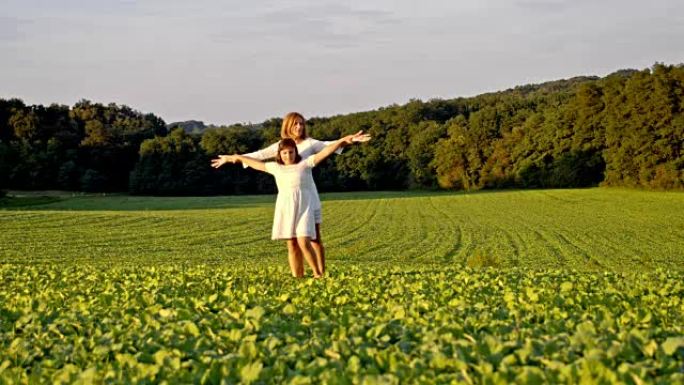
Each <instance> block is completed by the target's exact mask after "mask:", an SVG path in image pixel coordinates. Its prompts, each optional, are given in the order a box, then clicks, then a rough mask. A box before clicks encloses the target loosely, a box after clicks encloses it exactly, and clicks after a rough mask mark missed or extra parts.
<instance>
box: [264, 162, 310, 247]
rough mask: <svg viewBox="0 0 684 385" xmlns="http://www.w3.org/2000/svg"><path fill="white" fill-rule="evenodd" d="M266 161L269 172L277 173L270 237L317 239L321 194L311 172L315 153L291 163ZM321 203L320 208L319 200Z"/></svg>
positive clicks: (274, 174) (275, 174)
mask: <svg viewBox="0 0 684 385" xmlns="http://www.w3.org/2000/svg"><path fill="white" fill-rule="evenodd" d="M265 165H266V172H268V173H269V174H272V175H273V176H274V177H275V180H276V185H277V186H278V198H277V199H276V205H275V213H274V215H273V231H272V232H271V239H290V238H297V237H310V238H311V239H316V219H315V214H314V210H315V207H316V201H318V194H316V186H315V185H313V177H312V176H311V169H312V168H313V167H314V157H313V156H310V157H308V158H306V159H303V160H301V161H300V162H299V163H296V164H291V165H282V164H278V163H276V162H267V163H266V164H265ZM318 206H319V208H320V201H318Z"/></svg>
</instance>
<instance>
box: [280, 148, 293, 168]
mask: <svg viewBox="0 0 684 385" xmlns="http://www.w3.org/2000/svg"><path fill="white" fill-rule="evenodd" d="M280 159H281V160H282V161H283V164H294V163H295V159H297V149H296V148H294V147H284V148H282V149H281V150H280Z"/></svg>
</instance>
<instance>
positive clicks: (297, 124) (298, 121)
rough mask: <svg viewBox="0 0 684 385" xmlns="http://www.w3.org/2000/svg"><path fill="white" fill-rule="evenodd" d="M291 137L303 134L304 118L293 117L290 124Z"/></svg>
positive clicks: (295, 137) (296, 137)
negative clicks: (293, 119) (292, 121)
mask: <svg viewBox="0 0 684 385" xmlns="http://www.w3.org/2000/svg"><path fill="white" fill-rule="evenodd" d="M291 132H292V139H299V138H301V137H302V136H303V135H304V119H302V118H295V121H294V124H293V125H292V131H291Z"/></svg>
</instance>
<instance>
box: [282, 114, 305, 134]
mask: <svg viewBox="0 0 684 385" xmlns="http://www.w3.org/2000/svg"><path fill="white" fill-rule="evenodd" d="M297 119H301V120H302V122H306V119H304V116H302V114H300V113H299V112H290V113H288V114H287V115H285V117H284V118H283V125H282V126H281V127H280V137H281V138H283V139H286V138H292V136H293V133H292V128H293V127H294V125H295V122H296V121H297ZM303 128H304V130H303V131H302V138H306V137H307V135H306V126H304V127H303ZM293 139H294V138H293Z"/></svg>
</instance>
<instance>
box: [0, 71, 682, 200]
mask: <svg viewBox="0 0 684 385" xmlns="http://www.w3.org/2000/svg"><path fill="white" fill-rule="evenodd" d="M280 123H281V120H280V119H278V118H273V119H270V120H267V121H265V122H263V123H260V124H257V125H250V126H247V125H242V124H235V125H231V126H225V127H210V128H208V129H204V130H197V129H193V131H192V132H187V131H186V130H184V129H183V128H181V127H177V128H174V127H171V128H170V129H169V128H167V125H166V124H165V122H164V121H163V120H162V119H161V118H160V117H158V116H155V115H153V114H143V113H140V112H138V111H135V110H133V109H131V108H129V107H127V106H123V105H116V104H109V105H103V104H99V103H93V102H90V101H87V100H83V101H80V102H78V103H77V104H76V105H74V106H73V107H71V108H70V107H68V106H63V105H56V104H53V105H50V106H48V107H45V106H42V105H26V104H24V103H23V102H22V101H21V100H18V99H9V100H3V99H0V188H5V189H62V190H80V191H111V192H113V191H128V192H130V193H133V194H154V195H208V194H241V193H261V192H273V191H275V187H274V183H273V181H272V177H270V176H269V175H264V174H260V173H257V172H254V171H252V170H244V169H243V168H242V167H238V166H231V165H228V166H224V167H223V168H222V169H220V170H214V169H212V168H211V167H209V160H210V159H211V158H212V157H214V156H216V155H217V154H230V153H236V152H237V153H243V152H249V151H252V150H256V149H258V148H261V147H263V146H266V145H268V144H270V143H273V142H275V141H277V140H278V139H279V138H278V134H279V131H280ZM307 123H308V130H309V133H310V134H311V136H312V137H314V138H317V139H334V138H338V137H339V136H341V135H343V134H348V133H353V132H356V131H358V130H364V131H366V132H368V133H370V134H371V135H372V137H373V139H372V141H371V142H369V143H366V144H363V145H357V146H354V147H352V148H349V149H347V150H345V152H344V153H343V154H342V155H338V156H335V157H333V158H332V159H331V160H328V161H327V162H325V163H324V164H323V165H322V166H321V167H319V168H317V170H316V171H315V172H316V176H315V178H316V181H317V184H318V187H319V189H320V190H322V191H330V190H387V189H408V188H411V189H413V188H416V189H434V188H445V189H468V190H474V189H483V188H506V187H516V188H548V187H583V186H595V185H598V184H602V185H607V186H628V187H642V188H655V189H682V188H684V66H683V65H676V66H675V65H664V64H656V65H654V66H653V67H652V68H650V69H645V70H641V71H637V70H621V71H617V72H615V73H613V74H610V75H608V76H606V77H603V78H598V77H577V78H572V79H569V80H559V81H553V82H548V83H543V84H537V85H525V86H520V87H516V88H514V89H510V90H506V91H501V92H495V93H488V94H483V95H479V96H475V97H470V98H456V99H450V100H440V99H435V100H429V101H426V102H423V101H420V100H412V101H410V102H409V103H407V104H405V105H392V106H388V107H383V108H380V109H378V110H374V111H367V112H359V113H354V114H348V115H339V116H333V117H324V118H320V117H314V118H310V119H309V120H308V122H307Z"/></svg>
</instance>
